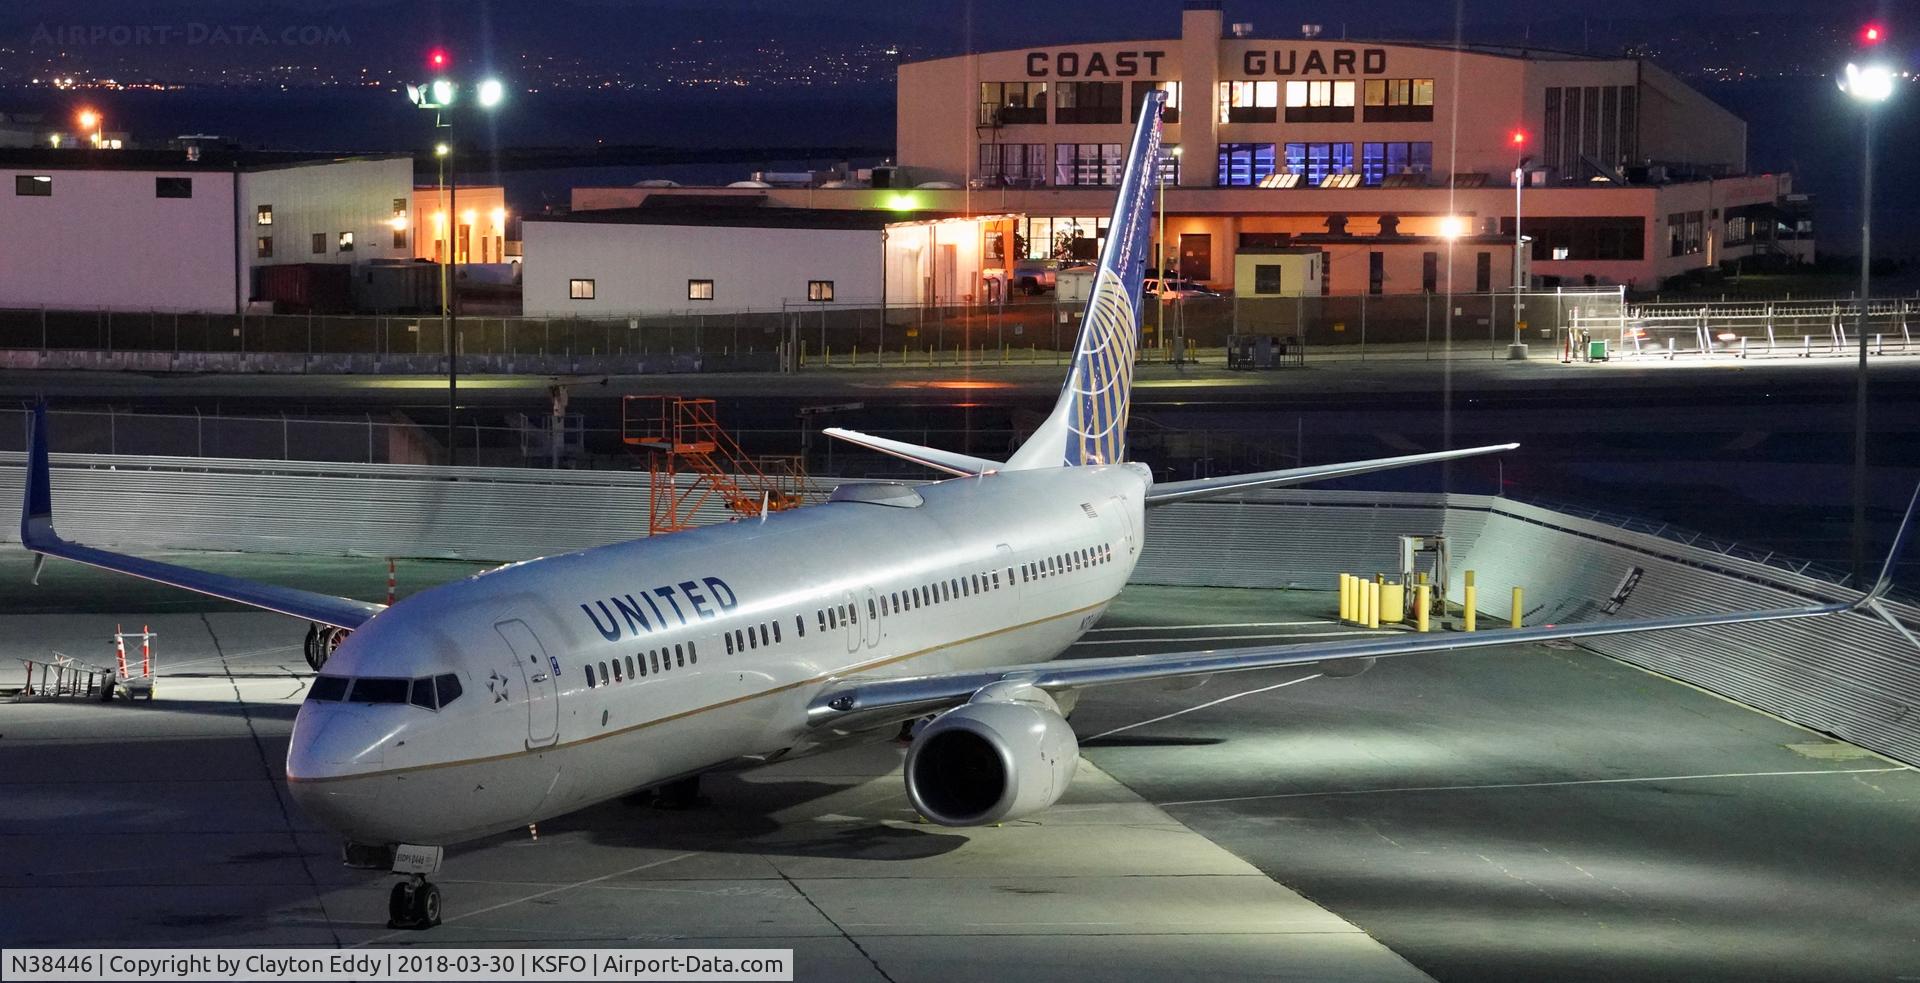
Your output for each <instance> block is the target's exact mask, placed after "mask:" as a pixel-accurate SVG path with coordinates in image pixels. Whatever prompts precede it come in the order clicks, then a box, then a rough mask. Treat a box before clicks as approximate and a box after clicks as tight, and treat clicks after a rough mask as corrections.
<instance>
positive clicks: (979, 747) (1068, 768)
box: [906, 683, 1080, 826]
mask: <svg viewBox="0 0 1920 983" xmlns="http://www.w3.org/2000/svg"><path fill="white" fill-rule="evenodd" d="M1079 764H1080V742H1079V741H1078V740H1077V739H1076V738H1075V737H1074V736H1073V728H1072V727H1070V726H1068V724H1067V720H1066V717H1065V716H1063V715H1062V714H1061V712H1060V707H1059V704H1058V703H1056V702H1055V701H1054V699H1053V697H1051V696H1048V695H1047V694H1046V693H1045V692H1043V691H1041V690H1038V689H1035V688H1033V687H1031V686H1028V685H1026V684H1024V683H994V684H992V685H990V686H987V687H984V688H983V689H981V690H980V692H978V693H975V694H974V696H973V699H972V700H971V701H970V702H968V703H965V704H963V705H961V706H958V707H955V708H953V709H952V710H948V711H947V712H946V713H943V714H941V715H940V716H938V717H935V718H934V719H933V721H932V722H931V723H929V724H927V725H926V726H925V727H923V728H921V730H920V732H919V734H918V735H916V736H915V737H914V740H913V746H912V748H910V749H909V750H908V751H907V766H906V777H907V798H908V799H910V800H911V801H912V802H913V807H914V808H915V809H917V810H919V812H920V814H921V815H922V816H925V817H927V818H928V819H929V820H931V821H933V822H936V823H939V824H940V825H942V826H984V825H987V824H989V823H997V822H1000V821H1001V820H1003V819H1018V818H1020V817H1021V816H1026V815H1031V814H1033V813H1036V812H1039V811H1040V810H1042V809H1045V808H1046V807H1048V806H1050V805H1052V804H1053V803H1054V802H1055V801H1057V800H1058V799H1059V798H1060V796H1061V795H1062V794H1063V793H1065V792H1066V790H1067V785H1068V783H1070V782H1072V781H1073V772H1074V769H1075V768H1077V767H1078V766H1079Z"/></svg>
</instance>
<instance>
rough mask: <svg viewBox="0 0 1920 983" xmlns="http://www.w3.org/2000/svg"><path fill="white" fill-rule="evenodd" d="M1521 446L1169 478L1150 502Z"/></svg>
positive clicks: (1150, 496)
mask: <svg viewBox="0 0 1920 983" xmlns="http://www.w3.org/2000/svg"><path fill="white" fill-rule="evenodd" d="M1519 446H1520V445H1519V444H1490V445H1488V446H1486V447H1465V448H1461V449H1460V450H1452V451H1434V452H1433V453H1430V454H1407V455H1404V456H1402V457H1379V458H1374V459H1373V460H1371V461H1349V462H1347V463H1345V464H1316V465H1313V466H1312V467H1305V468H1288V469H1286V470H1284V471H1256V472H1254V473H1252V474H1230V475H1223V476H1221V477H1218V478H1197V479H1194V480H1192V481H1168V482H1162V483H1160V484H1156V485H1154V486H1153V487H1152V488H1149V489H1147V504H1148V505H1166V504H1168V503H1171V502H1183V501H1186V500H1188V499H1192V498H1212V497H1214V496H1216V495H1226V494H1230V493H1232V492H1239V491H1248V490H1251V489H1254V488H1278V487H1281V486H1284V485H1303V484H1306V483H1307V482H1310V481H1326V480H1327V479H1329V478H1346V477H1351V476H1353V475H1356V474H1370V473H1372V472H1375V471H1389V470H1392V469H1393V468H1406V467H1412V466H1413V465H1416V464H1432V463H1434V462H1436V461H1453V460H1458V459H1460V458H1463V457H1479V456H1480V455H1482V454H1498V453H1500V452H1501V451H1510V450H1513V449H1514V448H1516V447H1519Z"/></svg>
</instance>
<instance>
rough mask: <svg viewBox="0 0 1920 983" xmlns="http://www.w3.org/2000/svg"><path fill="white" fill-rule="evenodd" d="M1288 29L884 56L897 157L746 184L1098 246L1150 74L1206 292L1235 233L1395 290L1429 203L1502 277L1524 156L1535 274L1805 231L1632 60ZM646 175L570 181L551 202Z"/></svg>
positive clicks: (1064, 244) (1080, 246)
mask: <svg viewBox="0 0 1920 983" xmlns="http://www.w3.org/2000/svg"><path fill="white" fill-rule="evenodd" d="M1302 33H1303V35H1306V36H1303V37H1301V38H1297V39H1273V38H1261V37H1256V36H1254V35H1253V33H1252V28H1251V26H1250V25H1242V24H1236V25H1232V27H1231V30H1229V28H1228V25H1226V24H1225V23H1223V17H1222V12H1221V5H1220V3H1218V2H1217V0H1188V2H1187V3H1185V4H1184V6H1183V12H1182V15H1181V32H1180V36H1178V37H1174V38H1160V39H1153V40H1142V41H1122V42H1102V43H1089V44H1066V45H1050V46H1045V47H1036V48H1023V49H1016V50H1010V51H992V52H983V53H977V54H969V55H962V56H956V57H950V58H938V59H932V60H928V61H920V62H911V63H908V64H904V65H902V66H901V67H900V72H899V82H898V100H897V104H898V110H897V111H898V120H897V123H898V125H897V131H898V134H899V137H898V140H899V145H898V155H899V165H898V166H897V167H890V168H878V169H875V171H874V173H873V175H872V178H871V181H870V186H867V187H852V188H849V187H839V188H835V187H824V186H818V187H808V188H801V189H788V188H772V189H768V190H766V191H765V192H764V193H765V194H766V195H767V197H768V200H769V202H770V203H772V204H775V205H786V206H806V207H813V208H854V209H881V208H909V209H926V210H933V211H942V212H958V213H973V212H993V213H1001V212H1006V213H1015V214H1019V215H1021V216H1023V217H1022V219H1021V221H1020V222H1019V224H1018V226H1017V228H1016V230H1015V234H1016V235H1017V237H1018V240H1017V246H1018V249H1017V252H1018V254H1019V255H1021V256H1024V257H1027V258H1065V257H1071V258H1074V259H1078V260H1085V259H1088V258H1090V257H1091V256H1092V255H1093V254H1094V253H1095V252H1097V250H1098V249H1099V248H1101V246H1102V245H1103V244H1104V242H1105V238H1106V229H1105V228H1104V225H1105V222H1106V216H1107V215H1108V214H1109V212H1110V211H1111V209H1112V201H1113V194H1114V190H1115V186H1116V184H1117V183H1118V181H1119V177H1120V171H1121V165H1122V162H1123V158H1124V156H1125V152H1126V149H1127V141H1128V139H1129V137H1130V134H1131V132H1132V127H1133V124H1134V122H1135V120H1136V114H1137V111H1138V107H1139V106H1140V105H1141V103H1142V100H1143V98H1144V96H1145V93H1146V92H1147V91H1149V90H1151V89H1162V90H1165V91H1166V92H1167V94H1168V106H1169V110H1168V112H1167V114H1166V116H1165V122H1166V131H1165V145H1166V156H1165V158H1164V159H1163V161H1162V165H1161V172H1162V175H1163V178H1164V181H1165V188H1166V197H1165V202H1166V212H1167V215H1166V233H1167V237H1168V240H1169V242H1168V243H1167V247H1166V250H1165V251H1166V253H1167V260H1166V265H1168V266H1169V267H1171V268H1172V272H1175V273H1176V274H1177V275H1179V276H1181V277H1184V278H1187V279H1193V280H1201V281H1206V282H1208V283H1209V284H1211V285H1213V286H1214V287H1217V288H1220V289H1234V288H1235V287H1236V284H1235V283H1234V279H1235V276H1236V266H1237V264H1236V262H1235V257H1236V255H1237V254H1238V253H1239V251H1240V250H1241V249H1242V248H1259V249H1271V248H1275V247H1280V246H1286V245H1289V244H1310V245H1314V246H1317V247H1318V248H1319V249H1320V250H1321V251H1322V252H1324V253H1325V254H1326V255H1325V262H1324V264H1323V265H1322V269H1323V271H1324V273H1325V274H1326V278H1325V280H1324V281H1323V283H1324V284H1325V288H1326V289H1327V290H1328V291H1329V292H1331V293H1336V294H1353V293H1364V292H1386V293H1404V292H1417V291H1419V290H1421V289H1423V285H1424V282H1426V281H1428V280H1430V279H1431V278H1429V277H1424V276H1423V271H1424V270H1426V269H1428V268H1430V264H1429V261H1428V258H1427V254H1429V253H1432V252H1435V251H1437V250H1439V249H1444V240H1443V238H1442V235H1441V231H1442V228H1443V223H1444V221H1445V220H1446V219H1447V218H1448V217H1450V216H1451V217H1459V218H1461V219H1463V220H1464V221H1463V222H1461V223H1460V224H1459V225H1458V226H1457V227H1456V228H1457V229H1458V230H1459V232H1460V235H1461V237H1460V238H1457V239H1456V241H1455V248H1456V250H1466V251H1468V252H1469V255H1467V256H1466V258H1465V259H1464V260H1460V259H1458V257H1456V262H1465V263H1466V264H1467V265H1468V267H1469V268H1470V269H1472V268H1476V266H1477V265H1478V264H1481V263H1483V262H1484V263H1492V264H1493V265H1492V269H1491V273H1490V275H1489V276H1486V277H1466V278H1461V277H1459V276H1456V277H1455V286H1456V288H1461V285H1462V283H1463V280H1464V282H1465V284H1466V286H1471V285H1472V284H1473V282H1474V281H1476V280H1484V281H1488V282H1491V284H1492V285H1493V287H1494V288H1495V289H1499V288H1502V287H1510V286H1511V285H1512V284H1513V283H1514V279H1515V268H1514V261H1515V259H1516V257H1515V256H1514V255H1513V250H1512V248H1511V247H1510V246H1509V248H1507V249H1505V250H1504V251H1503V250H1500V249H1499V248H1497V247H1496V246H1494V245H1493V241H1494V240H1497V239H1499V238H1500V237H1502V236H1504V237H1506V238H1507V239H1508V240H1511V238H1512V236H1513V234H1514V228H1513V221H1514V207H1515V203H1514V177H1513V175H1514V173H1515V171H1516V165H1517V164H1519V162H1520V159H1521V158H1522V157H1526V158H1528V162H1527V167H1526V187H1525V189H1524V196H1523V201H1522V208H1521V213H1522V214H1521V231H1522V232H1523V233H1525V234H1526V235H1527V236H1528V237H1530V240H1531V241H1530V242H1529V243H1528V245H1527V247H1526V249H1525V253H1526V255H1525V257H1523V262H1522V264H1521V270H1520V271H1519V272H1520V273H1521V275H1522V277H1523V278H1525V279H1526V280H1527V281H1528V282H1530V283H1532V284H1534V285H1537V286H1549V287H1550V286H1554V285H1559V284H1566V285H1579V284H1584V283H1589V282H1591V283H1599V284H1629V285H1633V286H1636V287H1645V288H1651V287H1655V286H1657V285H1658V284H1659V283H1660V282H1661V281H1662V280H1665V279H1667V278H1669V277H1674V276H1678V275H1681V274H1685V273H1689V272H1691V271H1696V270H1700V269H1702V268H1706V267H1711V266H1714V265H1716V264H1719V263H1722V262H1726V261H1729V260H1736V259H1741V258H1744V257H1750V256H1757V255H1764V254H1768V253H1779V254H1784V255H1788V256H1795V257H1802V258H1805V257H1806V256H1807V255H1808V254H1809V253H1810V250H1811V244H1812V239H1811V236H1812V230H1811V228H1806V227H1799V225H1798V223H1799V222H1800V221H1801V219H1800V218H1798V217H1796V218H1795V219H1794V221H1793V222H1792V223H1788V222H1786V221H1785V219H1784V216H1785V214H1786V209H1785V208H1784V207H1783V199H1784V198H1785V197H1786V196H1787V195H1788V194H1789V193H1790V192H1791V190H1792V184H1791V180H1790V177H1789V176H1788V175H1785V174H1753V173H1750V172H1749V169H1748V166H1747V129H1746V124H1745V123H1743V122H1741V120H1740V119H1738V118H1737V117H1735V116H1734V115H1733V114H1732V113H1730V112H1728V111H1727V110H1726V109H1723V108H1722V107H1720V106H1718V105H1716V104H1715V103H1713V102H1712V101H1711V100H1710V99H1708V98H1707V97H1706V96H1704V95H1702V94H1701V93H1700V92H1698V91H1696V90H1694V89H1693V88H1691V87H1689V86H1688V85H1687V84H1685V83H1684V82H1682V81H1680V80H1679V79H1678V78H1676V77H1674V76H1673V75H1671V74H1670V73H1668V72H1666V71H1664V70H1662V69H1660V68H1659V67H1657V66H1655V65H1653V64H1651V63H1649V62H1647V61H1644V60H1640V59H1635V58H1593V57H1586V56H1581V55H1572V54H1564V53H1558V52H1552V51H1541V50H1536V49H1521V48H1512V47H1491V46H1480V45H1468V46H1465V47H1461V48H1458V49H1456V48H1453V47H1450V46H1446V45H1432V44H1407V43H1391V42H1372V41H1348V40H1332V39H1328V38H1324V37H1320V36H1318V34H1317V32H1315V31H1312V30H1307V31H1303V32H1302ZM1516 133H1518V134H1519V135H1520V136H1521V140H1520V142H1518V143H1516V142H1515V139H1514V136H1515V134H1516ZM652 193H656V192H653V191H650V190H649V189H646V188H579V189H575V192H574V207H575V209H576V210H579V209H582V208H597V207H629V206H632V205H635V204H637V203H639V202H640V201H641V200H643V199H644V198H646V197H647V196H648V195H649V194H652ZM676 193H677V194H683V195H684V194H693V193H698V192H696V191H694V190H693V189H681V190H680V191H678V192H676ZM711 193H714V194H723V193H729V192H727V191H725V190H723V189H715V190H714V191H713V192H711ZM1154 233H1155V237H1156V239H1157V238H1158V234H1159V223H1158V222H1157V221H1156V223H1155V229H1154ZM1468 237H1472V238H1477V239H1481V240H1484V241H1478V242H1472V243H1470V242H1468V241H1467V238H1468ZM1159 252H1160V246H1159V245H1158V244H1157V243H1156V245H1155V246H1154V249H1153V251H1152V252H1150V253H1149V255H1150V256H1157V255H1158V254H1159ZM1483 256H1484V257H1485V258H1484V259H1483V258H1482V257H1483ZM1153 265H1156V266H1157V265H1160V264H1157V263H1156V264H1153ZM1376 271H1377V274H1376Z"/></svg>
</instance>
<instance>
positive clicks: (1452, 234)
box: [1440, 215, 1467, 358]
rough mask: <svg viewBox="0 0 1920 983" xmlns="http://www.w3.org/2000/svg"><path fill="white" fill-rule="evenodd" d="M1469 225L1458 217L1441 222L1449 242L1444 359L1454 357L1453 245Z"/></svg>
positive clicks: (1444, 219)
mask: <svg viewBox="0 0 1920 983" xmlns="http://www.w3.org/2000/svg"><path fill="white" fill-rule="evenodd" d="M1466 227H1467V223H1466V222H1465V220H1463V219H1461V218H1460V216H1458V215H1449V216H1447V217H1446V218H1443V219H1441V220H1440V235H1441V236H1442V237H1444V238H1445V239H1446V240H1447V310H1446V315H1445V317H1444V319H1443V324H1444V325H1445V327H1443V328H1442V329H1441V337H1442V338H1443V340H1444V343H1445V345H1446V352H1445V354H1444V355H1443V356H1442V357H1443V358H1451V357H1453V244H1454V243H1455V242H1458V241H1459V239H1460V235H1461V233H1462V232H1463V231H1465V229H1466Z"/></svg>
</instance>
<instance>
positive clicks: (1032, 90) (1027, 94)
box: [980, 82, 1047, 126]
mask: <svg viewBox="0 0 1920 983" xmlns="http://www.w3.org/2000/svg"><path fill="white" fill-rule="evenodd" d="M1046 121H1047V83H1045V82H982V83H980V125H981V126H1011V125H1014V124H1018V123H1045V122H1046Z"/></svg>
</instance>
